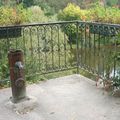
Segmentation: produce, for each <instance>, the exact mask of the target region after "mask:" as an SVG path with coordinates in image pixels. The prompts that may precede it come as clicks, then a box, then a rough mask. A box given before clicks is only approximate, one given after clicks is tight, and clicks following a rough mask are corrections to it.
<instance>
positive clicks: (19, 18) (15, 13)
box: [0, 4, 28, 26]
mask: <svg viewBox="0 0 120 120" xmlns="http://www.w3.org/2000/svg"><path fill="white" fill-rule="evenodd" d="M27 20H28V13H27V10H26V9H24V8H23V6H22V4H20V5H18V6H16V7H14V8H12V7H9V6H2V7H0V25H1V26H6V25H17V24H21V23H24V22H26V21H27Z"/></svg>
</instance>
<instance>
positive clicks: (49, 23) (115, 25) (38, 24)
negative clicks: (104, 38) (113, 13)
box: [0, 20, 120, 28]
mask: <svg viewBox="0 0 120 120" xmlns="http://www.w3.org/2000/svg"><path fill="white" fill-rule="evenodd" d="M66 23H83V24H93V25H108V26H110V27H120V24H112V23H100V22H92V21H91V22H90V21H78V20H74V21H58V22H47V23H30V24H20V25H9V26H0V28H11V27H29V26H43V25H54V24H66Z"/></svg>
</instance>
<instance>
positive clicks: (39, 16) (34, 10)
mask: <svg viewBox="0 0 120 120" xmlns="http://www.w3.org/2000/svg"><path fill="white" fill-rule="evenodd" d="M28 11H29V12H30V13H31V16H30V17H29V22H47V21H48V18H47V16H45V13H44V11H43V10H42V9H41V8H40V7H39V6H32V7H30V8H28Z"/></svg>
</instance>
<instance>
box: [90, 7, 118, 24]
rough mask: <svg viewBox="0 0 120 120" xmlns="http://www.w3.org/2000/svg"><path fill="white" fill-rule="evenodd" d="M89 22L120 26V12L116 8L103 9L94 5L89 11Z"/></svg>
mask: <svg viewBox="0 0 120 120" xmlns="http://www.w3.org/2000/svg"><path fill="white" fill-rule="evenodd" d="M89 20H91V21H96V22H102V23H114V24H120V10H119V9H118V8H112V7H106V8H105V7H103V6H100V5H96V6H95V7H94V8H92V9H91V10H90V14H89Z"/></svg>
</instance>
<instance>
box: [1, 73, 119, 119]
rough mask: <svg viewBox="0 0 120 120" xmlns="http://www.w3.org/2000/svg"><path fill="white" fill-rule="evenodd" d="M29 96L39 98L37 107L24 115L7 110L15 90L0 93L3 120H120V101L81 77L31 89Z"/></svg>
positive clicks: (69, 78) (69, 77)
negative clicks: (12, 92)
mask: <svg viewBox="0 0 120 120" xmlns="http://www.w3.org/2000/svg"><path fill="white" fill-rule="evenodd" d="M27 93H28V95H32V96H34V97H36V98H37V106H36V107H35V109H33V110H30V111H28V112H27V113H26V114H24V113H23V114H20V113H18V112H15V111H14V110H12V109H8V108H7V107H6V103H7V101H8V99H9V97H10V96H11V89H10V88H7V89H2V90H0V120H120V98H117V97H113V96H110V95H109V94H107V93H104V92H103V90H102V89H100V88H97V87H96V86H95V82H93V81H92V80H90V79H88V78H86V77H83V76H81V75H70V76H66V77H61V78H56V79H52V80H47V81H44V82H40V83H39V84H33V85H29V86H28V87H27ZM103 93H104V94H103Z"/></svg>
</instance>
